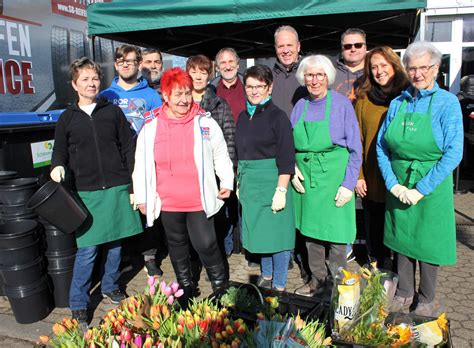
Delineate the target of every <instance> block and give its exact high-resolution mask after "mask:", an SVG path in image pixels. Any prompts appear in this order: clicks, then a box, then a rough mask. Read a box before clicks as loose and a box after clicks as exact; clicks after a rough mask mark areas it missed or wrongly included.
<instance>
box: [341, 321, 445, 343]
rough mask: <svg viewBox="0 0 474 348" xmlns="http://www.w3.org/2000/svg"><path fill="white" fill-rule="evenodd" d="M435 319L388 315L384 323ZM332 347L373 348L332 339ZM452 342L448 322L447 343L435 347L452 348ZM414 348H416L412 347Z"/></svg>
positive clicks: (416, 322) (407, 322)
mask: <svg viewBox="0 0 474 348" xmlns="http://www.w3.org/2000/svg"><path fill="white" fill-rule="evenodd" d="M436 319H437V318H433V317H424V316H421V315H415V314H412V313H410V314H406V313H390V314H389V315H388V317H387V319H386V320H385V322H386V323H394V324H395V325H397V324H401V323H406V324H411V323H413V324H415V325H418V324H422V323H426V322H428V321H432V320H436ZM332 342H333V345H334V346H336V347H354V348H362V347H369V348H370V347H374V346H365V345H361V344H356V343H352V342H346V341H340V340H336V339H333V341H332ZM452 346H453V345H452V340H451V330H450V322H449V320H448V335H447V342H446V343H444V344H442V345H437V346H435V347H437V348H452ZM414 347H416V346H414Z"/></svg>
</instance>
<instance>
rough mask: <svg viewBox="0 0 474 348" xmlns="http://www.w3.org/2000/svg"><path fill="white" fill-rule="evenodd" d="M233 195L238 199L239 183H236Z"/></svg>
mask: <svg viewBox="0 0 474 348" xmlns="http://www.w3.org/2000/svg"><path fill="white" fill-rule="evenodd" d="M235 195H236V196H237V199H240V185H239V183H237V185H236V187H235Z"/></svg>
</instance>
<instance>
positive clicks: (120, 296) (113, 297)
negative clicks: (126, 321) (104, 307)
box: [102, 290, 127, 304]
mask: <svg viewBox="0 0 474 348" xmlns="http://www.w3.org/2000/svg"><path fill="white" fill-rule="evenodd" d="M102 297H103V298H108V299H109V300H110V302H111V303H113V304H119V303H120V301H122V300H125V299H126V298H127V296H125V294H124V293H123V292H122V291H120V290H114V291H111V292H103V293H102Z"/></svg>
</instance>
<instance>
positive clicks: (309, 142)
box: [291, 55, 362, 296]
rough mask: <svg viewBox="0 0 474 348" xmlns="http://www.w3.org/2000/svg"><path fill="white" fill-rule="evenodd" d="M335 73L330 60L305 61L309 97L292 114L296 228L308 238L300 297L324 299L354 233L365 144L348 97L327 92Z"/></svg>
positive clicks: (300, 75)
mask: <svg viewBox="0 0 474 348" xmlns="http://www.w3.org/2000/svg"><path fill="white" fill-rule="evenodd" d="M335 75H336V69H335V68H334V66H333V64H332V63H331V61H330V60H329V58H327V57H325V56H322V55H312V56H309V57H306V58H305V59H303V60H302V61H301V63H300V66H299V67H298V71H297V72H296V78H297V79H298V81H299V83H300V84H301V85H302V86H306V88H307V89H308V92H309V96H308V97H306V98H303V99H300V100H299V101H298V102H297V103H296V105H295V107H294V108H293V111H292V113H291V124H292V126H293V137H294V140H295V149H296V168H295V172H296V173H295V175H294V177H293V179H292V183H293V187H294V188H295V191H296V192H295V194H294V200H295V216H296V218H295V223H296V228H297V229H299V230H300V232H301V234H302V235H303V236H305V237H306V248H307V250H308V263H309V268H310V270H311V273H312V275H311V280H310V281H309V282H308V283H307V284H305V285H304V286H303V287H301V288H299V289H297V290H296V293H297V294H299V295H303V296H314V295H317V294H321V293H323V292H324V290H325V289H326V277H327V275H328V271H327V268H326V264H325V259H326V257H325V255H326V250H327V249H328V251H329V260H330V261H331V262H334V263H336V264H337V265H338V266H342V267H345V266H346V244H347V243H352V242H353V241H354V239H355V234H356V223H355V203H354V197H353V191H354V187H355V185H356V181H357V177H358V175H359V170H360V165H361V158H362V157H361V142H360V133H359V126H358V124H357V119H356V116H355V113H354V108H353V107H352V104H351V102H350V100H349V99H348V98H346V97H345V96H343V95H341V94H339V93H337V92H334V91H332V90H331V89H329V85H331V84H332V83H333V82H334V78H335Z"/></svg>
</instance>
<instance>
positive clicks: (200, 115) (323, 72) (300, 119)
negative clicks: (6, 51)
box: [51, 26, 463, 322]
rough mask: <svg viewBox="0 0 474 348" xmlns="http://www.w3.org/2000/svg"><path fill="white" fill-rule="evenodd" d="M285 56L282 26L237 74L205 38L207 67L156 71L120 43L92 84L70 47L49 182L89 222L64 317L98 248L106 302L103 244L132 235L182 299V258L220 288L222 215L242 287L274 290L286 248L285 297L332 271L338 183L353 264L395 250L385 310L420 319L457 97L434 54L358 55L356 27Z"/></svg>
mask: <svg viewBox="0 0 474 348" xmlns="http://www.w3.org/2000/svg"><path fill="white" fill-rule="evenodd" d="M300 50H301V45H300V42H299V39H298V33H297V32H296V30H295V29H294V28H292V27H290V26H282V27H279V28H278V29H277V30H276V32H275V52H276V58H277V61H276V63H275V65H274V67H273V69H272V68H269V67H267V66H264V65H255V66H252V67H249V68H247V69H246V70H245V72H244V73H243V75H240V74H239V73H238V70H239V57H238V54H237V52H236V51H235V50H234V49H232V48H223V49H222V50H220V51H219V52H218V53H217V55H216V59H215V61H216V67H217V69H218V71H219V73H220V75H219V76H218V77H217V78H214V79H213V78H212V72H213V71H212V70H213V69H212V62H211V60H210V59H209V58H208V57H206V56H204V55H196V56H192V57H189V59H188V61H187V64H186V70H183V69H181V68H171V69H168V70H166V71H164V72H163V73H162V72H161V70H162V60H161V54H159V52H158V51H153V50H148V51H144V52H143V53H141V51H140V50H138V49H137V48H135V47H133V46H128V45H124V46H122V47H120V48H118V49H117V53H116V61H115V67H116V69H117V72H118V75H119V76H118V77H117V78H116V80H115V81H114V82H113V84H112V86H111V87H110V88H109V89H107V90H105V91H103V92H102V93H100V94H99V87H100V78H101V72H100V67H99V66H98V65H97V64H96V63H94V62H93V61H91V60H90V59H88V58H81V59H78V60H75V61H74V62H73V63H72V64H71V80H72V86H73V88H74V89H75V90H76V92H77V94H78V100H77V101H76V102H75V103H74V104H73V105H71V106H70V107H68V109H67V110H66V111H65V112H64V114H63V115H62V116H61V117H60V119H59V121H58V124H57V129H56V135H55V144H54V151H53V159H52V171H51V177H52V179H53V180H55V181H58V182H60V181H62V180H66V181H67V179H68V178H69V181H70V183H71V185H72V187H73V188H74V189H75V190H76V191H77V193H78V196H79V197H80V199H81V200H82V201H83V203H84V204H85V206H86V207H87V208H88V210H89V212H90V217H91V218H90V219H89V221H88V223H87V224H85V225H84V226H82V228H81V229H80V230H79V231H77V241H78V252H77V256H76V261H75V266H74V272H73V281H72V284H71V292H70V308H71V310H72V313H73V317H74V318H77V319H78V320H79V321H82V322H86V321H87V307H88V304H89V294H88V291H89V288H90V285H91V273H92V268H93V264H94V261H95V257H96V255H97V250H98V247H99V246H100V247H102V248H104V249H105V250H106V262H105V271H104V275H103V278H102V285H101V286H102V288H101V289H102V294H103V295H104V297H109V298H110V299H111V300H112V301H115V302H118V301H120V300H121V299H123V298H124V294H123V293H122V292H121V291H120V289H119V287H118V277H119V273H120V272H119V263H120V253H121V250H120V249H121V242H120V240H121V239H122V238H124V237H129V236H133V235H137V234H140V232H142V231H143V230H146V231H148V234H152V235H156V234H164V235H165V236H166V241H167V247H168V251H169V255H170V259H171V263H172V265H173V269H174V271H175V274H176V278H177V280H178V282H179V283H180V285H181V286H182V287H183V288H184V290H185V291H184V293H185V295H184V296H183V298H182V302H183V303H185V302H186V301H187V299H188V298H190V297H192V296H194V295H195V291H196V280H195V279H196V274H193V273H195V272H196V271H195V269H194V268H193V265H194V264H195V263H196V261H197V258H198V259H199V261H200V262H201V263H202V265H203V266H204V268H205V269H206V271H207V276H208V279H209V281H210V282H211V285H212V288H213V289H214V290H217V289H219V288H221V287H223V286H225V285H226V283H227V281H228V273H227V271H226V268H225V257H226V256H229V255H230V254H231V253H232V231H233V230H234V227H235V226H236V225H237V224H238V225H240V233H241V240H242V245H243V248H244V249H245V250H246V251H248V252H249V253H252V254H256V255H259V256H260V267H261V276H260V277H259V279H258V281H257V285H259V286H262V287H271V288H273V289H275V290H277V291H284V290H285V288H286V281H287V274H288V267H289V264H290V263H291V260H292V259H295V260H296V261H297V263H298V264H299V265H300V267H301V268H302V276H305V277H307V278H306V279H305V280H306V282H305V284H304V286H302V287H301V288H299V289H297V290H296V293H297V294H299V295H303V296H315V295H317V294H321V293H322V292H324V291H325V289H326V288H327V286H328V268H327V266H326V260H329V262H330V263H331V262H332V263H334V264H335V265H336V266H338V267H346V266H347V254H348V252H350V246H351V244H352V243H353V242H354V239H355V236H356V215H355V214H356V211H355V194H354V192H355V193H356V194H357V195H358V196H360V197H361V198H362V202H363V207H364V217H365V227H366V241H367V248H368V257H369V259H370V260H374V261H377V262H378V264H379V266H380V267H382V268H384V267H385V268H386V267H391V259H392V258H393V259H394V260H395V262H394V264H395V266H396V270H397V272H398V274H399V278H400V280H399V286H398V289H397V292H396V296H395V298H394V303H393V308H392V310H396V311H407V310H408V309H409V307H410V306H412V305H413V307H412V308H413V309H414V310H415V312H416V313H417V314H420V315H431V314H432V313H433V311H434V310H435V302H434V297H435V289H436V275H437V271H438V267H439V265H450V264H454V263H455V262H456V249H455V248H456V239H455V236H456V235H455V222H454V208H453V194H452V175H451V172H452V171H453V170H454V169H455V168H456V167H457V165H458V164H459V162H460V160H461V158H462V146H463V144H462V142H463V135H462V133H463V131H462V117H461V110H460V106H459V103H458V101H457V98H456V97H455V96H454V95H452V94H451V93H449V92H447V91H445V90H443V89H440V88H439V86H438V84H437V83H436V78H437V75H438V72H439V67H440V63H441V54H440V52H439V51H438V50H437V49H436V48H435V47H434V46H433V45H432V44H430V43H427V42H415V43H412V44H411V45H409V46H408V48H407V49H406V51H405V54H404V56H403V64H402V61H401V60H400V58H399V57H398V55H397V54H396V53H395V52H394V51H393V50H392V49H391V48H390V47H387V46H379V47H375V48H373V49H371V50H370V51H368V50H367V42H366V36H365V33H364V32H363V31H362V30H360V29H348V30H346V31H345V32H344V33H343V34H342V36H341V58H340V60H339V61H337V62H336V64H334V63H333V62H332V61H331V60H330V59H329V58H328V57H326V56H324V55H320V54H316V55H308V56H306V57H304V58H302V57H301V55H300ZM148 55H150V56H149V57H147V56H148ZM147 61H148V66H146V64H145V62H147ZM139 70H142V76H143V77H142V78H138V71H139ZM151 87H154V88H153V89H154V90H153V89H152V88H151ZM138 90H141V93H139V92H138ZM153 93H154V94H153ZM152 94H153V95H152ZM127 98H130V99H131V98H135V99H134V101H133V102H130V99H129V100H125V99H127ZM161 100H162V102H163V103H162V105H161ZM122 103H125V104H126V105H125V107H124V105H121V104H122ZM131 106H133V108H132V107H131ZM122 111H123V112H122ZM124 114H125V115H124ZM127 120H128V121H129V122H127ZM239 203H240V206H239ZM239 207H240V208H241V209H239ZM136 209H138V211H139V212H140V213H141V215H142V219H143V220H144V221H141V220H140V216H139V213H138V211H136ZM239 210H241V216H240V214H239ZM239 220H240V221H239ZM217 221H220V223H216V222H217ZM223 221H224V222H225V223H224V224H223V223H222V222H223ZM156 225H159V226H162V227H160V229H154V228H153V226H156ZM161 228H162V230H161ZM146 233H147V232H145V234H146ZM220 237H222V239H223V244H224V247H223V249H222V250H221V249H220V247H219V244H220V243H219V238H220ZM348 248H349V249H348ZM145 249H147V250H145V251H144V252H143V255H144V257H145V260H144V261H145V266H146V267H147V271H148V274H149V275H151V276H160V275H161V274H162V272H161V269H160V268H159V264H158V263H157V260H158V258H159V257H158V254H159V251H160V246H157V245H153V244H147V247H146V248H145ZM193 255H197V256H194V257H193ZM305 255H306V256H305ZM326 255H328V256H327V257H326ZM193 258H194V259H193ZM417 264H418V265H419V268H420V281H419V285H418V288H416V286H415V270H416V266H417ZM305 265H306V266H307V268H308V269H305ZM303 271H305V272H303ZM415 295H416V298H415Z"/></svg>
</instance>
